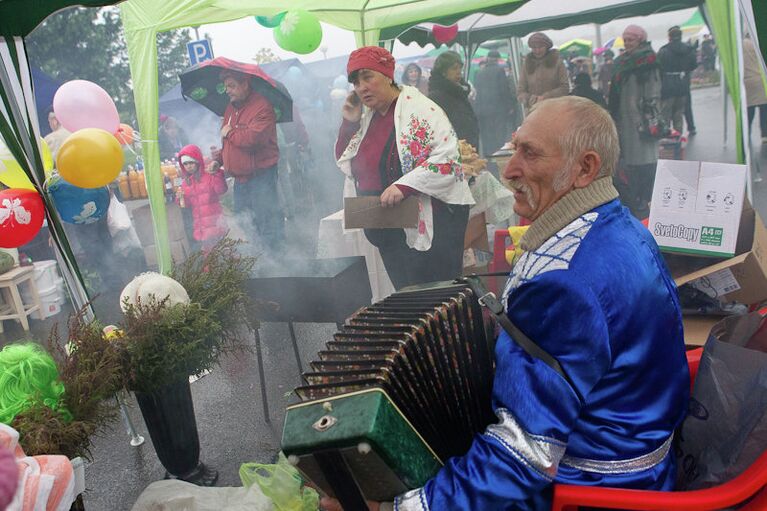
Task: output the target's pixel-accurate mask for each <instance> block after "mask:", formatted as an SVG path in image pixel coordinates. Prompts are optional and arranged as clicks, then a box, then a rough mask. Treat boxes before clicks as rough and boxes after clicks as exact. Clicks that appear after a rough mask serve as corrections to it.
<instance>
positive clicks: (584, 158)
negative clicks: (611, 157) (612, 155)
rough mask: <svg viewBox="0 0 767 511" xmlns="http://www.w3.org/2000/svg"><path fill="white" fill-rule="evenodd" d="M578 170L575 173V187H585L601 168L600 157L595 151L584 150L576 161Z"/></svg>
mask: <svg viewBox="0 0 767 511" xmlns="http://www.w3.org/2000/svg"><path fill="white" fill-rule="evenodd" d="M577 164H578V170H577V171H576V173H575V182H574V183H573V185H574V186H575V188H585V187H586V186H588V185H590V184H591V182H592V181H594V180H595V179H596V178H597V174H599V169H601V168H602V158H601V157H600V156H599V153H597V152H596V151H586V152H585V153H583V154H582V155H581V157H580V159H579V160H578V162H577Z"/></svg>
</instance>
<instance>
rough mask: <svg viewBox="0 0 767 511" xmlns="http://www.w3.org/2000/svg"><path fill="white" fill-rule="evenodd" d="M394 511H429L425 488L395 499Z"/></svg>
mask: <svg viewBox="0 0 767 511" xmlns="http://www.w3.org/2000/svg"><path fill="white" fill-rule="evenodd" d="M394 511H429V502H428V501H427V500H426V495H424V493H423V488H416V489H415V490H410V491H409V492H407V493H403V494H402V495H399V496H398V497H396V498H395V499H394Z"/></svg>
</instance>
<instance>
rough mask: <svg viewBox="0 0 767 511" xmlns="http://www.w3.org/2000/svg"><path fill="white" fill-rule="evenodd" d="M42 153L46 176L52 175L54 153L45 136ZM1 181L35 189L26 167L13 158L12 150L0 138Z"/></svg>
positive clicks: (41, 140) (13, 186) (42, 142)
mask: <svg viewBox="0 0 767 511" xmlns="http://www.w3.org/2000/svg"><path fill="white" fill-rule="evenodd" d="M40 154H41V156H42V157H43V170H44V171H45V177H46V178H48V177H51V173H52V172H53V154H51V148H50V147H48V143H47V142H46V141H45V140H44V139H43V138H40ZM0 183H3V184H4V185H5V186H7V187H9V188H26V189H28V190H34V189H35V187H34V185H33V184H32V181H30V180H29V178H28V177H27V174H26V173H25V172H24V169H22V168H21V165H19V163H18V162H17V161H16V160H15V159H14V158H13V155H11V152H10V151H9V150H8V147H6V145H5V144H4V143H3V141H2V140H0Z"/></svg>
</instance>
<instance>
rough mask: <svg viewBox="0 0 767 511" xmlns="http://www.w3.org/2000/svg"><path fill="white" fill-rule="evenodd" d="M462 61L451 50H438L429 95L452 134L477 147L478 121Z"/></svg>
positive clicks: (430, 79) (430, 80) (430, 78)
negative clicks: (452, 130) (464, 76)
mask: <svg viewBox="0 0 767 511" xmlns="http://www.w3.org/2000/svg"><path fill="white" fill-rule="evenodd" d="M462 71H463V62H462V60H461V56H460V55H458V54H457V53H456V52H454V51H446V52H444V53H441V54H440V55H439V57H437V60H436V61H434V67H433V68H432V70H431V76H430V77H429V99H431V100H432V101H434V102H435V103H436V104H438V105H439V106H440V107H441V108H442V110H444V111H445V113H446V114H447V118H448V119H449V120H450V124H452V125H453V129H454V130H455V133H456V135H458V138H459V139H463V140H465V141H466V142H468V143H469V144H471V145H473V146H474V148H475V149H477V148H479V121H477V116H476V115H475V114H474V109H473V108H472V107H471V103H469V90H470V89H469V84H468V83H466V81H465V80H464V79H463V76H462Z"/></svg>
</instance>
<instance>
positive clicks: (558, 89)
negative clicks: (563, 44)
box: [517, 32, 570, 111]
mask: <svg viewBox="0 0 767 511" xmlns="http://www.w3.org/2000/svg"><path fill="white" fill-rule="evenodd" d="M527 45H528V46H529V47H530V50H531V52H530V53H529V54H528V55H527V57H525V61H524V65H523V66H522V72H521V73H520V76H519V83H518V84H517V99H518V100H519V102H520V104H522V106H524V107H525V111H529V110H530V108H532V106H533V105H534V104H536V103H537V102H538V101H542V100H544V99H548V98H556V97H559V96H567V94H568V93H569V92H570V82H569V80H568V78H567V70H566V69H565V63H564V62H562V59H561V58H560V56H559V51H558V50H554V49H552V46H554V43H553V42H551V39H549V37H548V36H547V35H545V34H542V33H541V32H536V33H534V34H533V35H531V36H530V38H529V39H528V40H527Z"/></svg>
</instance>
